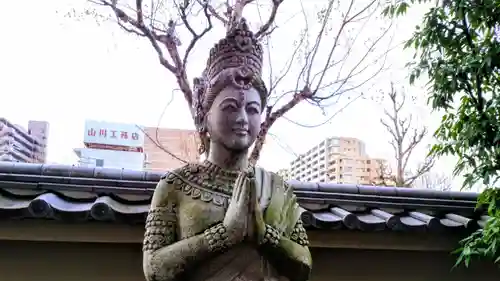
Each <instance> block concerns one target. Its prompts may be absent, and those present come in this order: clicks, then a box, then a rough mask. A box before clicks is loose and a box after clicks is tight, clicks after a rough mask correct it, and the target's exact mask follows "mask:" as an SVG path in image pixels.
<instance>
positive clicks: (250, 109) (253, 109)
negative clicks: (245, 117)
mask: <svg viewBox="0 0 500 281" xmlns="http://www.w3.org/2000/svg"><path fill="white" fill-rule="evenodd" d="M247 112H248V113H250V114H259V113H260V110H259V109H258V108H257V107H255V106H249V107H247Z"/></svg>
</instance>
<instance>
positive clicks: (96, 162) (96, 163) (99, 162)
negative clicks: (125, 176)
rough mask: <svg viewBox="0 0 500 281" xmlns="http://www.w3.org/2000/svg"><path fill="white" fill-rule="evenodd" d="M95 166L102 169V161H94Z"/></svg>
mask: <svg viewBox="0 0 500 281" xmlns="http://www.w3.org/2000/svg"><path fill="white" fill-rule="evenodd" d="M95 166H96V167H104V159H96V160H95Z"/></svg>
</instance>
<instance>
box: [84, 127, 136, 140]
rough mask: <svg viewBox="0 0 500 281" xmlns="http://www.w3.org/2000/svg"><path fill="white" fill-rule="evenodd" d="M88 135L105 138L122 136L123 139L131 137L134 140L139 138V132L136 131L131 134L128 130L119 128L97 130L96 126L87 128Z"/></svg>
mask: <svg viewBox="0 0 500 281" xmlns="http://www.w3.org/2000/svg"><path fill="white" fill-rule="evenodd" d="M87 135H88V136H90V137H95V136H99V137H103V138H112V139H116V138H120V139H123V140H127V139H129V138H130V139H132V140H138V139H139V134H138V133H136V132H133V133H131V134H129V132H127V131H117V130H107V129H98V130H96V129H94V128H91V129H89V130H87Z"/></svg>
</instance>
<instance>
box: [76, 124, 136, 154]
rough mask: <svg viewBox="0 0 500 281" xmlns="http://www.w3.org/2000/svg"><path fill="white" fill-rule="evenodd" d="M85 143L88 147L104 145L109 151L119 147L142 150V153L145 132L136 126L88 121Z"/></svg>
mask: <svg viewBox="0 0 500 281" xmlns="http://www.w3.org/2000/svg"><path fill="white" fill-rule="evenodd" d="M83 142H84V143H85V144H86V145H87V146H88V145H91V146H92V144H102V145H105V146H106V147H108V148H109V149H112V148H113V146H117V147H121V148H123V147H130V148H140V150H141V151H142V148H143V147H144V132H143V130H142V128H141V127H139V126H137V125H134V124H121V123H110V122H99V121H93V120H88V121H86V122H85V135H84V140H83ZM120 150H123V149H120ZM131 150H135V149H131Z"/></svg>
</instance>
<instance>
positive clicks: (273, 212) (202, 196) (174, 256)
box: [143, 19, 312, 281]
mask: <svg viewBox="0 0 500 281" xmlns="http://www.w3.org/2000/svg"><path fill="white" fill-rule="evenodd" d="M262 63H263V51H262V46H261V45H260V44H259V43H258V42H257V40H256V39H255V37H254V35H253V33H252V32H251V31H250V30H249V28H248V26H247V24H246V22H245V20H244V19H243V20H242V21H241V22H240V24H238V25H237V26H235V27H234V28H233V29H232V30H230V31H229V32H228V33H227V35H226V37H225V38H224V39H222V40H220V41H219V42H218V43H217V44H216V45H215V46H214V47H213V48H212V49H211V51H210V57H209V59H208V62H207V67H206V69H205V71H204V72H203V77H201V78H199V79H195V89H194V94H193V95H194V97H193V107H194V111H195V115H196V117H195V123H196V125H197V127H198V130H199V133H200V138H201V139H202V144H201V147H200V152H202V153H206V155H207V160H205V161H204V162H202V163H192V164H188V165H186V166H184V167H182V168H179V169H176V170H174V171H172V172H169V173H167V174H166V175H165V176H163V177H162V178H161V180H160V182H159V183H158V185H157V187H156V189H155V192H154V195H153V198H152V202H151V209H150V210H149V213H148V216H147V220H146V232H145V237H144V244H143V253H144V257H143V268H144V273H145V276H146V279H147V280H148V281H173V280H186V281H208V280H213V281H219V280H220V281H230V280H235V281H236V280H248V281H262V280H291V281H306V280H308V278H309V275H310V271H311V264H312V259H311V255H310V252H309V249H308V243H309V242H308V239H307V235H306V231H305V229H304V227H303V225H302V222H301V220H300V213H301V212H300V207H299V206H298V204H297V202H296V198H295V195H294V194H293V191H292V188H288V186H287V185H286V184H285V183H284V181H283V180H282V178H280V177H279V176H278V175H276V174H274V173H270V172H267V171H265V170H263V169H260V168H256V167H253V165H250V164H249V162H248V150H249V148H250V146H251V145H252V144H253V143H254V142H255V140H256V138H257V135H258V133H259V130H260V126H261V113H262V111H263V109H264V108H265V106H266V100H267V95H268V93H267V89H266V87H265V85H264V83H263V81H262V79H261V71H262Z"/></svg>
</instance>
